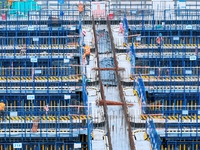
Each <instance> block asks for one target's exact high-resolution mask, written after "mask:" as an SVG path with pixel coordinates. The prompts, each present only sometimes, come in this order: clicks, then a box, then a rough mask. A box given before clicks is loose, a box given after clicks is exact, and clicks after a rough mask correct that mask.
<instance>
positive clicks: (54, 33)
mask: <svg viewBox="0 0 200 150" xmlns="http://www.w3.org/2000/svg"><path fill="white" fill-rule="evenodd" d="M30 3H31V2H30ZM47 3H48V2H47ZM25 4H26V3H25ZM64 5H66V4H64ZM14 6H15V2H14V4H13V5H12V7H14ZM47 6H48V7H49V6H50V4H47ZM58 6H59V7H63V5H59V4H58ZM12 7H11V10H12ZM16 7H17V8H18V6H17V5H16ZM40 7H41V10H38V9H37V11H36V10H32V11H29V10H27V9H26V7H25V6H24V11H25V12H23V11H22V12H20V14H19V13H16V12H12V13H11V11H6V12H5V11H3V10H0V14H3V16H2V19H0V26H1V28H0V30H1V32H0V36H1V38H0V43H1V45H0V50H1V53H0V68H1V69H0V85H1V89H0V91H1V93H0V99H2V100H3V101H4V103H5V104H6V111H5V114H4V119H5V120H4V121H3V122H2V123H1V129H2V132H1V133H2V134H1V135H0V136H1V137H2V138H1V140H0V149H12V148H13V147H15V146H14V145H13V143H14V144H16V143H20V144H21V147H22V148H23V149H33V148H38V149H44V148H45V149H46V148H49V149H52V150H53V149H62V150H65V149H70V148H71V149H73V148H75V147H78V148H82V149H91V147H92V146H91V133H92V130H93V123H92V118H91V106H90V105H89V104H88V99H87V91H86V86H87V85H86V79H85V75H84V74H82V70H83V68H82V65H81V62H82V42H83V41H82V40H83V39H81V38H82V37H81V35H82V31H81V28H82V26H81V24H82V22H81V21H79V14H78V10H77V8H76V7H75V6H74V7H73V9H69V10H61V9H59V10H52V11H49V10H43V9H42V8H43V6H40ZM48 7H47V8H48ZM19 9H20V10H23V9H22V8H19ZM75 9H76V10H75ZM46 108H48V109H46ZM35 125H36V126H37V129H36V131H35V129H34V126H35ZM8 139H9V140H8ZM52 141H54V142H52Z"/></svg>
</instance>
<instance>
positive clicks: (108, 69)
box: [92, 68, 125, 70]
mask: <svg viewBox="0 0 200 150" xmlns="http://www.w3.org/2000/svg"><path fill="white" fill-rule="evenodd" d="M116 69H117V68H92V70H116ZM118 70H125V68H118Z"/></svg>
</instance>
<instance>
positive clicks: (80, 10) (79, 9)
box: [78, 3, 84, 13]
mask: <svg viewBox="0 0 200 150" xmlns="http://www.w3.org/2000/svg"><path fill="white" fill-rule="evenodd" d="M83 10H84V6H83V4H82V3H79V5H78V11H79V13H82V12H83Z"/></svg>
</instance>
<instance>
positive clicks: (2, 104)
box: [0, 100, 5, 121]
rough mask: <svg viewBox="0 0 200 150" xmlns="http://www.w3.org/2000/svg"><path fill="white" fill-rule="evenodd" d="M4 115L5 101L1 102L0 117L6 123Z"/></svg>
mask: <svg viewBox="0 0 200 150" xmlns="http://www.w3.org/2000/svg"><path fill="white" fill-rule="evenodd" d="M4 113H5V103H4V101H3V100H1V102H0V117H1V120H2V121H4Z"/></svg>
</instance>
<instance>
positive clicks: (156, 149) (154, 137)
mask: <svg viewBox="0 0 200 150" xmlns="http://www.w3.org/2000/svg"><path fill="white" fill-rule="evenodd" d="M146 132H147V134H148V135H149V138H150V141H151V147H152V149H153V150H160V149H161V139H160V136H159V135H158V133H157V131H156V127H155V124H154V122H153V120H152V119H147V121H146Z"/></svg>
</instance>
